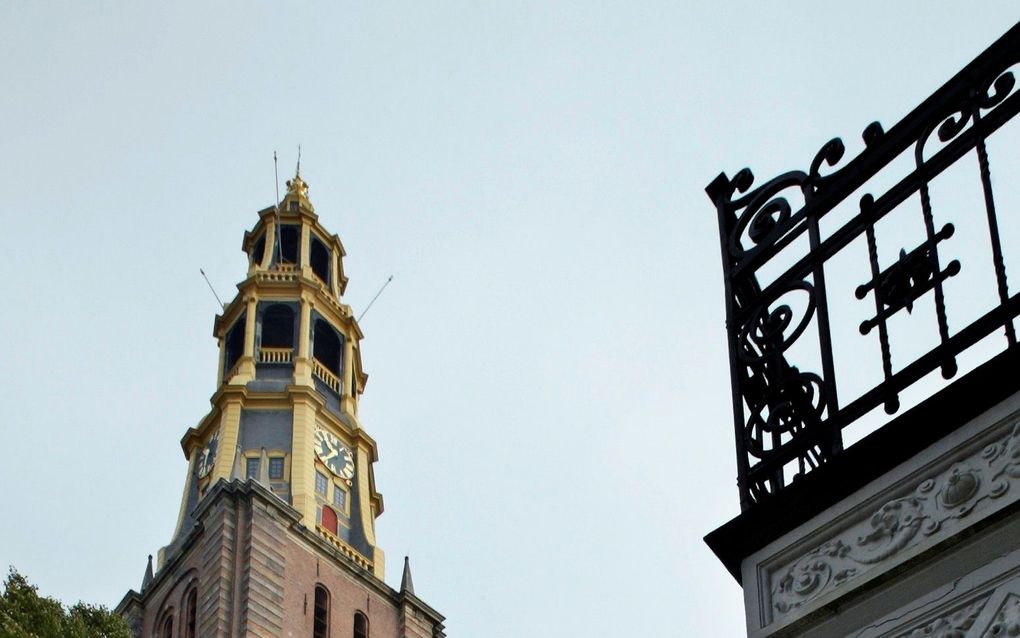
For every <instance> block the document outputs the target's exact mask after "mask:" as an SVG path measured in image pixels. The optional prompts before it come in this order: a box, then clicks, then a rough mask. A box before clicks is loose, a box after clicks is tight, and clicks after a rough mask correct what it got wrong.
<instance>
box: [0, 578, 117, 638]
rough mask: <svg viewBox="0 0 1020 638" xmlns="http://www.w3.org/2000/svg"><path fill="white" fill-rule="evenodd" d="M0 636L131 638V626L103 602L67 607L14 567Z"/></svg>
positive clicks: (0, 609) (1, 601) (0, 605)
mask: <svg viewBox="0 0 1020 638" xmlns="http://www.w3.org/2000/svg"><path fill="white" fill-rule="evenodd" d="M0 638H131V630H130V629H129V628H128V625H127V623H126V622H124V619H123V618H121V617H120V616H118V615H117V614H115V613H113V612H111V611H109V610H108V609H106V608H105V607H102V606H97V605H89V604H86V603H81V602H80V603H78V604H76V605H74V606H73V607H71V608H70V609H66V610H65V609H64V606H63V605H61V604H60V602H59V601H58V600H55V599H53V598H49V597H47V596H40V595H39V591H38V589H37V588H36V587H35V585H32V584H31V583H29V582H28V579H26V578H25V577H24V576H22V575H21V574H19V573H18V572H17V571H16V570H15V569H14V568H13V567H12V568H11V571H10V573H8V574H7V580H6V581H5V582H4V593H3V596H0Z"/></svg>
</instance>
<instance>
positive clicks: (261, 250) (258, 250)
mask: <svg viewBox="0 0 1020 638" xmlns="http://www.w3.org/2000/svg"><path fill="white" fill-rule="evenodd" d="M265 256H266V234H265V233H262V234H261V235H259V238H258V239H256V240H255V243H254V244H252V246H251V263H252V265H254V266H260V265H262V260H263V259H264V258H265Z"/></svg>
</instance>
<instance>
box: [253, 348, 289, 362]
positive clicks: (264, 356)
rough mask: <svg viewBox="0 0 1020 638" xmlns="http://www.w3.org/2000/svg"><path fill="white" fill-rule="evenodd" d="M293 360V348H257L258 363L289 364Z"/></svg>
mask: <svg viewBox="0 0 1020 638" xmlns="http://www.w3.org/2000/svg"><path fill="white" fill-rule="evenodd" d="M293 361H294V348H268V347H265V346H263V347H262V348H259V363H270V364H273V363H277V364H279V363H282V364H290V363H293Z"/></svg>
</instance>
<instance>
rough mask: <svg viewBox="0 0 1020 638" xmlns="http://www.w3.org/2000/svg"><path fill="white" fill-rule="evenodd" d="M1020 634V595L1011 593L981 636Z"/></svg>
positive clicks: (1000, 636)
mask: <svg viewBox="0 0 1020 638" xmlns="http://www.w3.org/2000/svg"><path fill="white" fill-rule="evenodd" d="M1004 636H1020V596H1017V595H1016V594H1010V595H1009V596H1007V597H1006V599H1005V600H1003V601H1002V605H1001V606H1000V607H999V611H998V612H996V614H995V619H994V620H993V621H992V624H991V625H989V627H988V630H987V631H986V632H985V633H984V634H982V636H981V638H1002V637H1004Z"/></svg>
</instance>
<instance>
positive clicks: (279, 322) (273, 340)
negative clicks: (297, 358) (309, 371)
mask: <svg viewBox="0 0 1020 638" xmlns="http://www.w3.org/2000/svg"><path fill="white" fill-rule="evenodd" d="M262 346H263V347H265V348H293V347H294V310H293V309H292V308H291V307H290V306H285V305H283V304H274V305H272V306H269V307H268V308H266V311H265V312H264V313H263V314H262Z"/></svg>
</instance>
